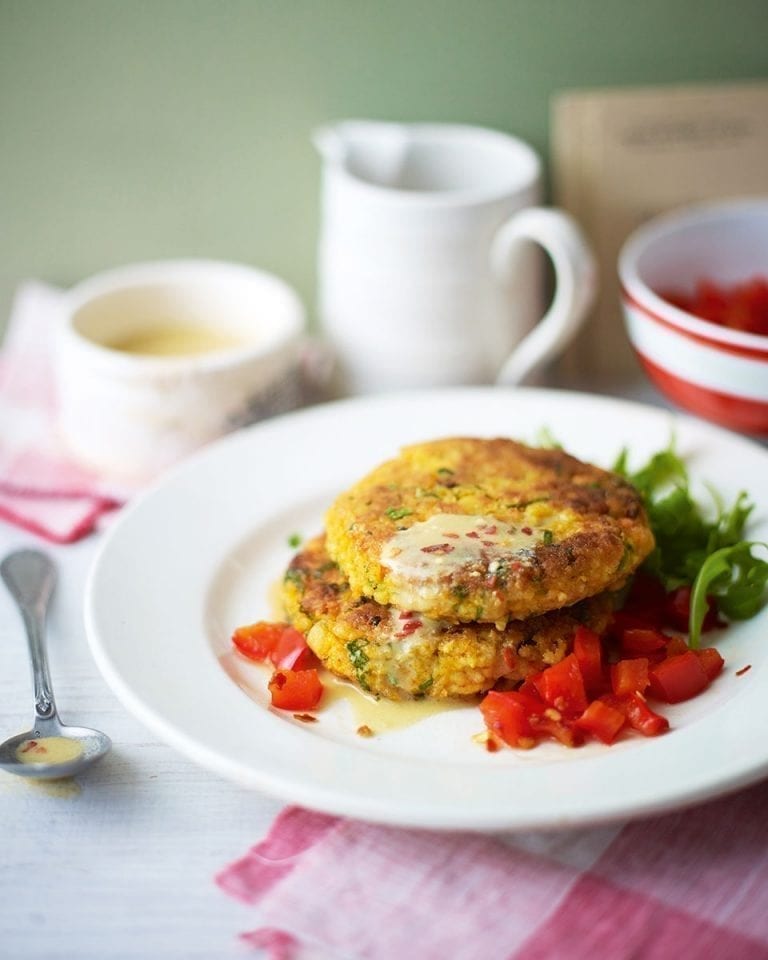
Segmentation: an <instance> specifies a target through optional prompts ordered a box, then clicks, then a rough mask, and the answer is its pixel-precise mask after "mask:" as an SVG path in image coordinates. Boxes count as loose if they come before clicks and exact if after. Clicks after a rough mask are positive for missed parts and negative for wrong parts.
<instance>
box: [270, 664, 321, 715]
mask: <svg viewBox="0 0 768 960" xmlns="http://www.w3.org/2000/svg"><path fill="white" fill-rule="evenodd" d="M269 692H270V695H271V697H272V706H273V707H277V708H278V709H280V710H298V711H303V710H313V709H314V708H315V707H316V706H317V705H318V703H320V699H321V697H322V695H323V685H322V683H321V681H320V677H319V676H318V673H317V670H275V672H274V673H273V674H272V679H271V680H270V681H269Z"/></svg>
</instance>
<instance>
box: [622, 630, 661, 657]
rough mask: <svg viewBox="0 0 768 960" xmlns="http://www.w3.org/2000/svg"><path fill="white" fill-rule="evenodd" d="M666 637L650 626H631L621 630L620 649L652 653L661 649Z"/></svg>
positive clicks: (628, 651) (630, 651) (629, 651)
mask: <svg viewBox="0 0 768 960" xmlns="http://www.w3.org/2000/svg"><path fill="white" fill-rule="evenodd" d="M668 639H669V638H668V637H665V636H664V634H663V633H662V632H661V631H660V630H654V629H652V628H650V627H646V628H643V627H632V628H630V629H628V630H624V631H622V634H621V649H622V650H625V651H626V652H627V653H640V654H646V653H653V652H654V651H656V650H663V649H664V647H665V646H666V645H667V640H668Z"/></svg>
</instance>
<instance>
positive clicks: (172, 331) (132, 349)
mask: <svg viewBox="0 0 768 960" xmlns="http://www.w3.org/2000/svg"><path fill="white" fill-rule="evenodd" d="M244 343H245V341H244V340H243V338H242V337H238V336H236V335H235V334H233V333H231V332H229V331H224V330H216V329H215V328H214V327H203V326H196V325H192V324H183V325H180V324H172V323H168V324H159V325H158V326H153V327H147V328H145V329H144V330H137V331H136V332H135V333H132V334H130V335H129V336H127V337H124V338H123V339H122V340H117V341H115V342H114V343H110V344H109V346H110V348H111V349H112V350H119V351H120V353H131V354H135V355H137V356H144V357H174V356H193V355H197V354H202V353H213V352H215V351H217V350H232V349H234V348H236V347H241V346H243V345H244Z"/></svg>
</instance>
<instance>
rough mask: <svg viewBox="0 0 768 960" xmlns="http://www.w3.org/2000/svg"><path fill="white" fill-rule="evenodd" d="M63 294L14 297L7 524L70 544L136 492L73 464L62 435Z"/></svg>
mask: <svg viewBox="0 0 768 960" xmlns="http://www.w3.org/2000/svg"><path fill="white" fill-rule="evenodd" d="M61 297H62V293H61V291H60V290H58V289H56V288H55V287H51V286H48V285H46V284H43V283H38V282H33V281H30V282H28V283H25V284H24V285H23V286H22V287H20V288H19V290H18V292H17V294H16V297H15V299H14V303H13V309H12V311H11V317H10V320H9V324H8V328H7V330H6V334H5V338H4V340H3V344H2V350H1V351H0V519H1V520H4V521H6V522H8V523H13V524H15V525H17V526H19V527H22V528H24V529H26V530H29V531H31V532H32V533H36V534H38V535H39V536H41V537H44V538H45V539H46V540H50V541H52V542H54V543H71V542H72V541H74V540H79V539H80V538H81V537H84V536H86V534H88V533H90V532H91V531H92V530H93V529H94V528H95V527H96V525H97V524H98V522H99V521H100V520H101V518H102V517H104V516H105V515H106V514H108V513H109V512H110V511H112V510H114V508H115V507H116V506H119V504H120V503H122V502H123V501H124V500H125V499H126V497H127V496H128V495H129V494H130V493H131V492H132V491H129V490H125V489H118V488H117V487H114V486H111V485H110V484H107V483H105V482H104V481H103V480H102V479H101V478H100V477H99V476H98V475H96V474H94V473H92V472H90V471H88V470H85V469H83V468H82V467H80V466H78V465H77V464H75V463H73V462H72V461H71V460H70V458H69V457H68V456H67V452H66V450H65V449H64V447H63V445H62V443H61V441H60V439H59V437H58V434H57V431H56V405H55V391H54V385H53V362H52V353H53V345H54V339H55V332H56V331H55V326H56V324H57V322H58V318H59V306H60V301H61Z"/></svg>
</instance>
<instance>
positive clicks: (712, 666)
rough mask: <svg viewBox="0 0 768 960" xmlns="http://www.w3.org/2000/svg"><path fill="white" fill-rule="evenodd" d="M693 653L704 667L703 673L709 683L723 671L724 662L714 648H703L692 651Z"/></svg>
mask: <svg viewBox="0 0 768 960" xmlns="http://www.w3.org/2000/svg"><path fill="white" fill-rule="evenodd" d="M693 652H694V653H695V654H696V656H697V657H698V658H699V662H700V663H701V665H702V667H704V673H706V675H707V678H708V680H709V681H710V683H711V682H712V681H713V680H714V679H715V677H716V676H717V675H718V674H719V673H720V671H721V670H722V669H723V665H724V664H725V661H724V660H723V658H722V657H721V656H720V653H719V652H718V651H717V650H715V648H714V647H703V648H702V649H701V650H694V651H693Z"/></svg>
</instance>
